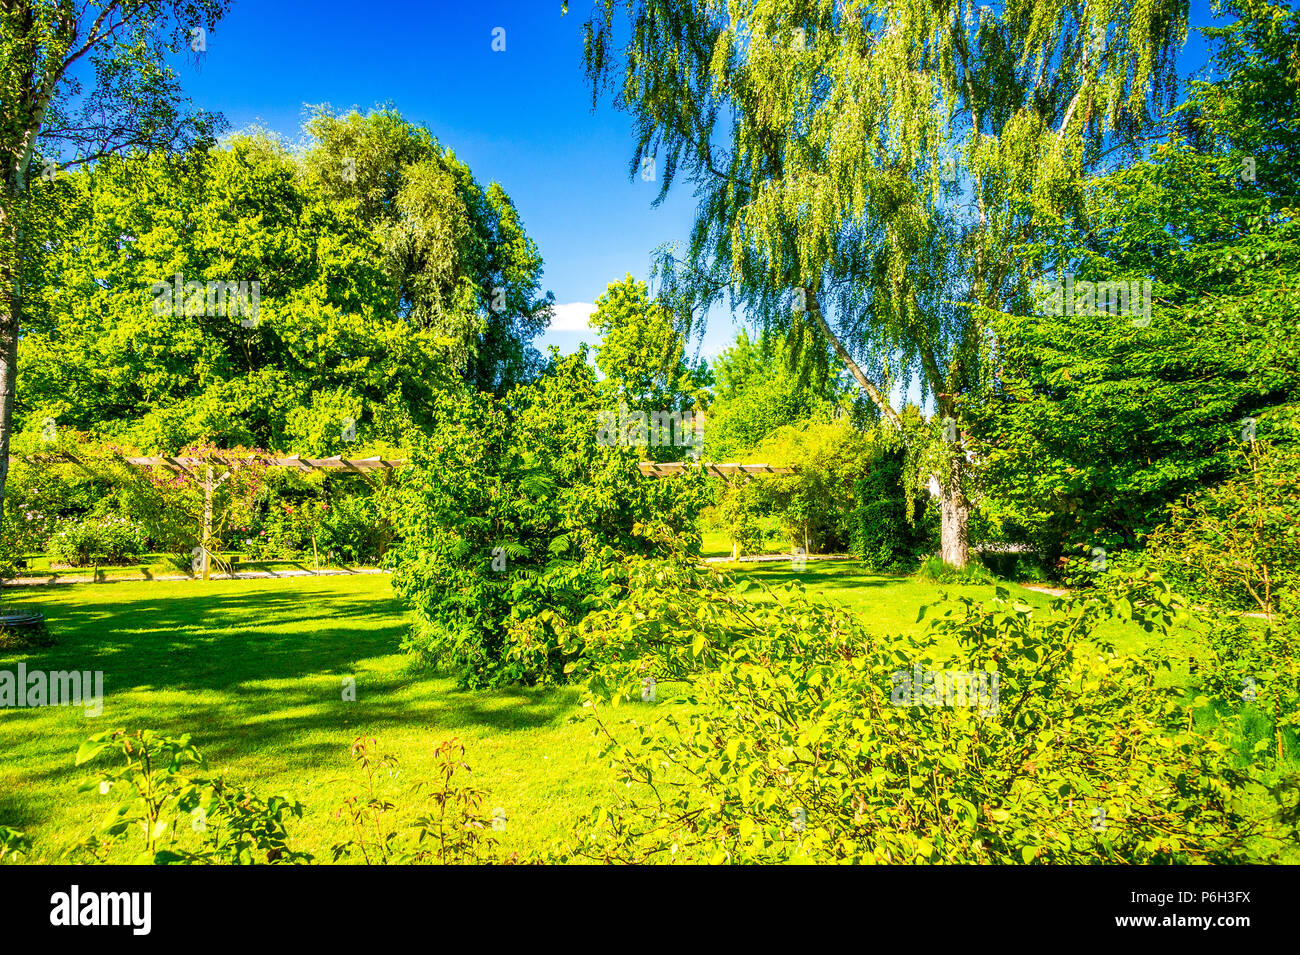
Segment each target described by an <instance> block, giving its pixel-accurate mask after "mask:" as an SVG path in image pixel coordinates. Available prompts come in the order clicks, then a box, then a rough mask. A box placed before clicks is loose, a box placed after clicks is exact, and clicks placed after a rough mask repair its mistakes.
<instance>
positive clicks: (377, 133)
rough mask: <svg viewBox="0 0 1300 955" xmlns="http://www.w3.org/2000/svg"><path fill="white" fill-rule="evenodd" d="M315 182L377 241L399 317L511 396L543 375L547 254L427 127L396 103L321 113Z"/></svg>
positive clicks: (313, 128) (310, 164) (470, 374)
mask: <svg viewBox="0 0 1300 955" xmlns="http://www.w3.org/2000/svg"><path fill="white" fill-rule="evenodd" d="M306 132H307V133H308V135H310V136H311V137H312V140H313V144H312V147H311V148H310V149H309V151H308V153H307V155H306V157H305V166H306V169H307V172H308V175H309V177H310V179H311V180H312V182H313V183H314V184H315V185H316V186H317V187H318V188H319V189H320V191H321V192H322V193H324V194H325V195H326V196H327V197H328V198H329V199H330V200H331V201H332V202H335V203H339V204H342V205H343V206H344V207H346V208H349V209H350V210H351V211H352V214H353V216H354V217H355V219H356V220H357V221H359V223H360V224H361V226H362V228H364V229H365V230H366V231H367V232H368V234H369V236H370V237H371V239H372V240H373V241H374V243H375V244H376V245H377V246H378V249H379V251H380V255H381V259H382V262H383V264H384V272H385V274H386V276H387V278H388V281H389V283H391V286H392V288H393V290H394V293H395V298H396V315H395V316H394V317H396V318H400V319H402V320H403V324H404V325H406V326H408V327H414V328H417V329H421V330H429V331H432V332H433V333H435V335H436V336H437V337H438V338H439V339H441V340H442V341H443V342H444V343H445V345H446V348H447V354H448V357H449V359H450V361H451V363H452V364H453V365H454V366H455V367H456V368H457V369H459V370H461V372H462V374H463V376H464V378H465V379H466V380H467V381H469V382H470V383H471V384H473V385H475V386H477V387H478V388H481V389H484V390H488V391H492V392H493V393H495V394H497V395H501V394H504V393H505V392H506V391H508V390H509V389H510V388H511V387H513V386H514V385H516V384H521V383H523V382H526V381H528V380H530V379H531V378H532V377H533V375H535V374H536V373H537V372H538V371H540V366H541V364H542V362H541V356H540V355H539V354H538V353H537V350H536V349H535V348H533V347H532V345H531V342H532V339H533V338H534V337H535V336H536V335H537V334H538V333H539V332H541V331H542V330H543V329H544V328H545V327H546V323H547V321H548V320H549V319H550V314H551V304H552V302H553V298H552V296H551V294H550V293H549V292H548V293H546V295H544V296H543V295H541V294H540V283H541V274H542V258H541V255H540V254H539V253H538V250H537V246H536V244H535V243H534V242H533V240H532V239H530V238H529V237H528V235H527V234H526V233H525V232H524V228H523V223H522V222H521V220H520V217H519V213H518V210H516V209H515V206H514V204H513V203H512V202H511V201H510V197H509V196H507V195H506V193H505V190H504V189H502V188H501V187H500V186H499V185H498V184H496V183H492V184H491V185H490V186H489V187H488V188H487V189H486V190H485V189H483V188H482V187H481V186H480V185H479V184H478V183H477V182H476V181H475V180H474V177H473V174H472V173H471V172H470V169H469V167H468V166H466V165H465V164H464V163H463V162H461V161H460V160H458V159H457V158H456V155H455V153H453V152H452V151H451V150H450V149H447V148H445V147H442V146H440V145H439V144H438V142H437V140H435V139H434V137H433V136H432V134H430V133H429V131H428V130H426V129H423V128H421V127H417V126H415V125H413V124H412V123H410V122H408V121H407V120H405V119H403V118H402V117H401V116H400V115H399V114H398V113H396V112H395V111H394V110H392V109H391V108H385V109H377V110H374V111H372V112H370V113H368V114H365V115H362V114H361V113H358V112H356V111H355V110H354V111H352V112H348V113H340V114H334V113H332V112H330V110H329V109H328V108H327V107H324V106H320V107H317V108H315V109H314V110H313V112H312V115H311V118H310V119H309V120H308V122H307V124H306Z"/></svg>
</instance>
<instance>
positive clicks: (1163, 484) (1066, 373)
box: [968, 0, 1300, 556]
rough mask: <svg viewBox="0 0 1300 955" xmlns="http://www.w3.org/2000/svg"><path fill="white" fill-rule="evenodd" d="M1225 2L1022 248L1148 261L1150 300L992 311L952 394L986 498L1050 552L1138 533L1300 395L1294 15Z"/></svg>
mask: <svg viewBox="0 0 1300 955" xmlns="http://www.w3.org/2000/svg"><path fill="white" fill-rule="evenodd" d="M1226 10H1227V12H1229V13H1237V14H1238V15H1239V19H1237V20H1236V21H1235V22H1233V23H1231V24H1230V25H1228V26H1225V27H1222V28H1214V29H1210V30H1207V31H1206V33H1207V34H1208V35H1209V37H1210V39H1211V40H1212V44H1213V45H1212V51H1213V57H1212V64H1213V68H1214V79H1213V80H1210V79H1200V80H1196V81H1194V82H1193V83H1192V88H1191V93H1190V95H1189V96H1188V98H1187V100H1186V102H1184V103H1183V104H1181V105H1180V106H1179V107H1178V109H1177V110H1176V111H1175V113H1174V122H1173V124H1172V126H1171V129H1170V131H1169V135H1168V136H1167V137H1166V138H1164V139H1163V140H1162V141H1161V142H1159V143H1158V144H1157V146H1156V148H1155V149H1154V150H1153V152H1152V155H1151V156H1150V157H1149V158H1147V159H1144V160H1142V161H1139V162H1135V163H1132V164H1130V165H1128V166H1126V167H1124V168H1122V169H1119V170H1116V171H1115V172H1113V173H1110V174H1108V175H1106V176H1101V177H1098V178H1097V179H1095V180H1093V181H1091V182H1089V183H1088V184H1087V187H1086V189H1085V190H1084V194H1083V201H1082V202H1081V204H1080V206H1079V208H1078V209H1077V210H1076V211H1075V212H1073V213H1072V214H1071V215H1070V216H1069V218H1068V220H1067V221H1066V223H1065V224H1064V227H1063V228H1061V229H1059V230H1054V231H1052V232H1051V233H1046V234H1045V235H1044V237H1043V239H1042V242H1041V246H1040V248H1039V249H1037V250H1034V251H1033V252H1032V253H1031V254H1033V255H1035V256H1037V255H1043V256H1044V257H1045V258H1046V259H1047V260H1048V261H1051V262H1052V263H1053V264H1055V266H1056V267H1057V269H1058V271H1061V272H1072V273H1074V274H1075V276H1076V278H1077V279H1078V280H1081V281H1087V280H1095V279H1102V280H1105V279H1107V278H1109V277H1116V276H1131V277H1137V276H1147V277H1149V278H1150V280H1151V281H1152V282H1153V290H1152V298H1153V308H1152V312H1151V314H1150V316H1149V317H1148V318H1144V319H1140V320H1134V319H1132V318H1131V317H1127V316H1121V315H1112V314H1109V313H1107V312H1097V313H1095V314H1087V313H1085V314H1073V315H1071V314H1064V315H1053V314H1033V313H1032V312H1020V313H1015V314H1006V315H1002V316H998V317H997V318H996V319H995V320H994V326H995V328H996V331H997V334H998V337H999V340H1000V343H1001V361H1000V362H999V364H998V366H997V367H996V368H995V369H992V370H991V373H990V375H989V381H988V386H987V388H985V389H982V390H981V391H980V392H979V393H978V394H977V395H975V396H974V397H973V399H972V401H971V402H970V403H969V405H968V412H969V414H970V418H971V420H972V422H973V423H974V431H975V433H976V436H977V442H978V446H979V449H980V457H981V459H982V460H983V462H984V467H983V472H984V473H983V475H982V481H981V483H982V484H983V485H984V502H985V507H986V510H988V512H989V513H990V515H991V516H993V517H994V518H995V519H999V520H1002V521H1004V522H1006V523H1007V524H1008V525H1011V526H1013V527H1014V528H1016V529H1017V531H1018V532H1019V533H1022V534H1025V535H1027V536H1028V537H1030V538H1031V539H1033V540H1034V541H1035V542H1036V543H1037V544H1038V546H1039V547H1040V549H1041V550H1043V551H1044V552H1045V553H1047V554H1048V555H1051V556H1055V555H1056V554H1058V553H1060V552H1061V551H1062V549H1063V548H1068V547H1070V546H1072V545H1080V546H1083V547H1086V548H1091V547H1096V546H1099V547H1102V548H1104V549H1106V550H1108V551H1109V550H1114V549H1126V548H1132V547H1134V546H1136V545H1138V544H1140V543H1141V542H1142V541H1143V539H1144V538H1145V537H1146V535H1147V534H1149V533H1151V532H1152V530H1154V529H1155V527H1156V526H1157V525H1158V524H1160V523H1161V522H1162V521H1163V520H1164V518H1165V511H1166V508H1167V507H1168V506H1169V505H1170V504H1172V503H1173V502H1174V501H1175V500H1177V499H1179V498H1180V497H1182V496H1183V495H1185V494H1189V493H1192V492H1194V491H1199V490H1202V489H1207V488H1211V487H1213V486H1215V485H1217V484H1218V483H1219V482H1221V481H1223V480H1225V479H1226V478H1227V477H1228V476H1229V475H1230V474H1231V473H1232V471H1233V469H1234V462H1235V461H1236V459H1237V458H1238V457H1239V455H1240V449H1241V448H1242V446H1243V444H1245V445H1247V446H1248V445H1249V444H1250V442H1251V441H1252V440H1253V439H1254V436H1255V434H1256V432H1258V437H1259V439H1260V440H1261V441H1263V440H1268V439H1271V437H1272V435H1273V426H1272V422H1273V420H1274V419H1275V417H1276V415H1275V412H1276V409H1278V408H1280V407H1281V406H1284V405H1287V404H1289V403H1292V402H1296V401H1298V400H1300V331H1298V330H1300V211H1298V210H1300V175H1298V174H1297V170H1298V169H1300V61H1298V60H1297V53H1296V51H1297V50H1298V49H1300V12H1298V11H1296V10H1294V9H1291V8H1289V7H1285V6H1282V5H1279V4H1276V3H1268V2H1261V0H1246V2H1244V3H1240V4H1233V5H1230V6H1228V7H1227V8H1226Z"/></svg>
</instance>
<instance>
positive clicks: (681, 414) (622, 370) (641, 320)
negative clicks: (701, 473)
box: [591, 275, 712, 461]
mask: <svg viewBox="0 0 1300 955" xmlns="http://www.w3.org/2000/svg"><path fill="white" fill-rule="evenodd" d="M591 327H592V328H594V329H596V330H597V331H598V332H600V347H599V349H597V351H596V367H597V368H599V369H600V371H601V373H602V374H603V375H604V376H605V378H604V382H603V384H604V387H605V390H606V391H607V392H608V393H610V394H611V395H612V398H613V402H614V403H616V404H617V405H618V407H619V409H620V411H619V413H620V414H621V409H622V407H623V406H624V405H626V407H627V408H628V410H629V412H643V413H644V414H646V415H647V416H648V421H649V423H650V427H651V428H655V427H659V432H658V433H656V434H654V435H651V436H650V443H649V445H648V446H647V447H646V448H645V449H644V451H643V453H644V454H645V455H646V456H647V457H648V458H649V459H651V460H656V461H676V460H679V459H680V458H681V457H682V455H683V454H684V453H686V452H684V451H683V450H682V448H683V447H685V446H687V445H688V444H689V447H692V448H694V447H696V441H697V440H698V436H699V434H700V428H698V427H697V425H701V424H702V423H703V422H702V421H701V420H699V419H698V418H697V416H698V415H700V414H702V413H703V412H704V406H705V401H706V398H707V395H706V394H705V392H704V389H705V388H707V387H708V385H709V384H710V383H711V382H712V376H711V375H710V373H709V369H708V365H707V364H706V363H704V362H703V361H700V362H696V363H693V364H692V363H690V362H688V361H687V360H686V354H685V344H686V343H685V341H684V340H683V338H682V336H681V335H680V334H678V332H677V330H676V329H675V328H674V327H673V322H672V317H671V315H670V313H669V312H668V310H667V309H666V308H664V307H663V306H661V305H659V304H658V303H657V302H654V301H652V300H651V299H650V295H649V291H648V289H647V288H646V284H645V283H644V282H641V281H638V280H637V279H634V278H632V276H631V275H628V276H627V277H626V278H625V279H623V281H621V282H611V283H610V284H609V286H608V287H607V288H606V289H605V293H604V294H603V295H601V296H599V297H598V298H597V299H596V311H595V313H593V315H592V316H591ZM656 415H658V416H660V417H659V418H656V417H655V416H656ZM665 415H673V416H678V417H677V418H676V419H675V420H677V421H678V423H679V424H680V425H681V427H680V429H679V430H678V431H677V433H676V434H671V433H663V427H662V426H661V425H656V422H660V423H662V422H663V421H664V420H667V419H666V418H664V417H663V416H665ZM620 420H621V419H620Z"/></svg>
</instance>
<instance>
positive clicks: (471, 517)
mask: <svg viewBox="0 0 1300 955" xmlns="http://www.w3.org/2000/svg"><path fill="white" fill-rule="evenodd" d="M599 410H600V401H599V394H598V389H597V385H596V381H595V376H594V373H593V372H592V370H591V368H590V366H589V365H587V363H586V360H585V355H584V354H581V353H580V354H578V355H573V356H568V357H566V358H563V359H559V360H558V361H557V364H556V366H555V367H554V368H553V369H552V371H551V372H550V373H549V374H547V375H545V376H544V377H542V378H541V379H540V380H539V381H538V382H537V383H536V384H534V385H529V386H526V387H520V388H516V389H514V390H513V391H511V392H510V394H509V395H508V396H507V397H506V398H505V399H504V400H498V399H495V398H493V397H491V396H489V395H484V394H480V393H475V392H470V391H465V392H462V393H450V392H449V393H446V394H444V395H443V396H442V397H441V398H440V399H439V403H438V406H437V408H436V415H437V420H438V421H439V424H438V426H437V427H436V429H435V430H434V432H433V434H431V435H429V436H423V437H420V438H418V439H417V440H416V441H415V443H414V447H413V448H412V454H411V459H412V463H411V466H410V467H408V468H405V469H403V471H402V473H401V474H400V475H399V478H398V480H399V484H398V486H397V490H396V492H395V494H394V498H393V501H392V502H391V504H390V510H389V513H390V515H391V518H392V521H393V524H394V526H395V528H396V530H397V532H398V535H399V537H400V539H401V543H400V544H398V545H397V546H396V547H395V548H394V549H393V551H391V552H390V561H391V563H392V566H393V568H394V574H393V586H394V588H395V589H396V590H397V592H398V593H399V594H400V595H402V596H403V597H404V598H405V599H406V600H407V601H408V603H409V604H410V606H411V609H412V611H413V616H414V618H415V624H414V626H413V627H412V630H411V632H410V634H409V635H408V637H407V640H406V643H405V647H406V649H407V651H408V652H410V653H411V654H412V657H413V660H414V661H415V662H416V663H418V664H421V665H433V666H444V667H449V668H452V669H454V670H455V671H456V672H457V673H458V674H459V676H460V679H461V681H462V682H463V683H464V684H466V685H470V686H491V685H502V684H506V683H511V682H516V681H522V682H546V681H554V680H560V679H563V678H564V667H565V664H566V663H567V662H569V660H570V659H571V657H572V656H573V655H574V654H576V653H578V652H580V651H579V650H578V648H575V647H574V646H572V645H568V644H567V641H568V636H569V634H570V632H571V628H572V626H573V625H574V624H575V623H576V622H577V621H579V620H581V619H582V617H583V616H585V615H586V613H587V612H588V611H589V610H590V609H592V607H594V606H596V605H598V604H599V603H600V602H601V600H602V599H603V595H604V594H605V593H606V591H607V590H608V588H609V587H610V586H611V583H612V582H613V581H615V580H617V579H618V578H619V577H620V576H621V575H622V574H623V573H624V572H625V571H624V569H623V567H624V555H627V554H649V553H665V552H667V551H668V550H670V549H671V548H673V547H683V548H686V549H689V550H690V551H691V552H692V553H695V554H698V553H699V531H698V529H697V526H696V525H697V518H698V511H699V507H700V505H701V503H702V498H703V496H702V494H701V488H702V486H703V475H702V474H701V473H700V472H698V471H694V472H691V473H688V474H685V475H682V476H678V477H673V478H667V479H652V478H643V477H642V476H641V474H640V471H639V469H638V467H637V455H636V451H635V449H631V448H624V447H616V446H608V445H602V444H600V443H598V441H597V438H596V428H597V413H598V411H599Z"/></svg>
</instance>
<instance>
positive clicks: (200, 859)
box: [77, 729, 311, 865]
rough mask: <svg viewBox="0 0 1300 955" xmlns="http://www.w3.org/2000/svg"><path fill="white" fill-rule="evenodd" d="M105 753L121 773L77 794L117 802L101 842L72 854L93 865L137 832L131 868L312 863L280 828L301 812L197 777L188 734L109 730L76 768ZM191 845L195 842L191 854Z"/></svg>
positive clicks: (85, 749)
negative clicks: (187, 834) (188, 835)
mask: <svg viewBox="0 0 1300 955" xmlns="http://www.w3.org/2000/svg"><path fill="white" fill-rule="evenodd" d="M106 750H111V751H115V752H117V753H119V754H121V756H122V757H123V762H122V765H120V766H118V767H117V768H114V769H109V770H105V771H103V772H101V773H100V775H99V777H98V778H97V779H91V780H87V781H86V782H85V783H83V784H82V786H81V790H82V791H83V792H84V791H91V790H98V792H99V793H100V794H101V795H105V796H114V797H115V798H116V801H117V806H116V808H115V809H114V811H113V813H112V814H111V815H110V817H109V819H108V820H107V822H106V823H105V824H104V826H103V827H102V830H101V832H100V834H99V835H98V836H95V837H92V838H91V839H89V840H87V841H86V842H85V843H83V844H82V845H81V846H80V847H79V848H80V849H81V850H82V851H84V852H86V853H87V854H88V855H90V856H91V857H92V858H97V859H100V858H102V857H103V856H104V854H105V853H106V852H107V850H108V848H109V847H110V846H111V844H112V843H113V842H115V841H116V840H118V839H120V838H122V837H123V836H125V835H126V834H127V833H128V832H133V831H138V832H139V837H140V838H139V842H140V852H139V854H138V855H137V856H136V860H135V861H136V862H137V863H144V864H151V865H170V864H195V863H224V864H227V865H253V864H256V863H259V862H263V861H264V862H267V863H282V864H293V863H300V862H310V861H311V856H309V855H305V854H303V853H300V852H295V851H293V850H292V849H290V848H289V845H288V832H287V830H286V828H285V827H286V824H287V822H288V817H290V816H292V817H296V818H301V816H302V806H301V805H300V804H298V803H297V802H294V801H293V800H291V799H288V798H286V797H284V796H272V797H269V798H266V799H263V798H262V797H260V796H258V795H257V794H256V793H254V792H252V791H251V790H248V789H245V788H242V787H235V786H230V785H228V784H227V783H226V782H225V781H224V780H223V779H221V778H220V777H217V778H212V779H209V778H205V777H202V776H198V775H196V774H195V771H196V770H198V769H200V768H202V767H203V766H204V765H205V760H204V758H203V755H202V753H200V752H199V750H198V749H197V748H196V747H195V746H194V745H193V744H192V743H191V742H190V736H189V735H188V734H186V735H183V736H177V737H171V736H163V735H161V734H158V733H155V732H154V731H152V730H138V731H136V732H134V733H128V732H126V731H125V730H121V729H117V730H109V731H107V732H104V733H99V734H97V735H95V736H92V737H90V739H88V740H87V741H86V742H85V743H83V744H82V745H81V747H80V748H79V749H78V750H77V765H78V766H81V765H84V764H86V763H89V762H91V761H92V760H94V759H96V758H97V757H98V756H100V755H101V754H102V753H104V752H105V751H106ZM183 817H184V819H185V823H188V828H189V829H190V830H191V831H192V832H193V833H194V834H196V839H195V840H187V839H185V838H183V831H184V828H185V824H184V823H182V818H183ZM191 841H197V843H198V845H197V848H196V847H194V846H193V845H191V844H190V842H191Z"/></svg>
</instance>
